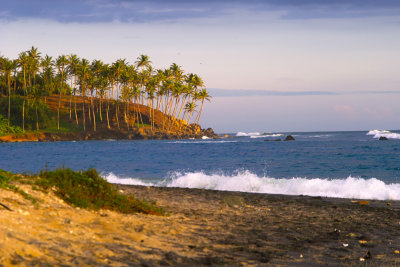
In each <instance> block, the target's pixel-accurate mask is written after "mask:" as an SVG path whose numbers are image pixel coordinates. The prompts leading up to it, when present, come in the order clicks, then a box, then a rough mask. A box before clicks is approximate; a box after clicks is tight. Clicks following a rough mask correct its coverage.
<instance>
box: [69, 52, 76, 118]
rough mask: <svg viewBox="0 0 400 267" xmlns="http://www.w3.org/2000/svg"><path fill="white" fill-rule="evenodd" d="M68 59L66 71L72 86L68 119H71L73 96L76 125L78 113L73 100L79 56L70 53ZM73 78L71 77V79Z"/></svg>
mask: <svg viewBox="0 0 400 267" xmlns="http://www.w3.org/2000/svg"><path fill="white" fill-rule="evenodd" d="M67 60H68V73H69V75H70V77H71V88H72V93H71V96H70V98H69V119H70V120H71V119H72V114H71V113H72V111H71V110H72V104H71V101H72V98H74V107H75V121H76V126H78V124H79V121H78V114H77V112H76V101H75V94H76V76H77V68H78V64H79V58H78V56H77V55H75V54H70V55H69V56H68V57H67ZM72 78H73V79H72ZM72 80H73V82H74V86H72Z"/></svg>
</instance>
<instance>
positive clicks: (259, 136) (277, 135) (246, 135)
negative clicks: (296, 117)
mask: <svg viewBox="0 0 400 267" xmlns="http://www.w3.org/2000/svg"><path fill="white" fill-rule="evenodd" d="M282 135H283V134H268V133H263V134H261V133H259V132H253V133H244V132H238V133H237V134H236V136H238V137H243V136H244V137H250V138H265V137H279V136H282Z"/></svg>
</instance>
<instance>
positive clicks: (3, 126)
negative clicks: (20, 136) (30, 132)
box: [0, 114, 22, 135]
mask: <svg viewBox="0 0 400 267" xmlns="http://www.w3.org/2000/svg"><path fill="white" fill-rule="evenodd" d="M10 133H11V134H13V133H22V129H21V128H20V127H18V126H12V125H10V126H8V120H7V119H6V118H4V117H3V116H2V115H1V114H0V135H4V134H10Z"/></svg>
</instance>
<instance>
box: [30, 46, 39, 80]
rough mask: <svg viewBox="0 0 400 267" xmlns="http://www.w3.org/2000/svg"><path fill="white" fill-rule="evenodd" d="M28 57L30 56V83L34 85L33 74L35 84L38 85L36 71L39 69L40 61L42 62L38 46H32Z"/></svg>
mask: <svg viewBox="0 0 400 267" xmlns="http://www.w3.org/2000/svg"><path fill="white" fill-rule="evenodd" d="M27 52H28V58H29V65H28V67H29V85H30V86H32V80H31V79H32V76H33V86H35V85H36V73H37V71H38V70H39V62H40V54H41V53H40V52H38V49H37V48H36V47H33V46H32V47H31V50H28V51H27Z"/></svg>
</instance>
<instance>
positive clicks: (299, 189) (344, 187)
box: [106, 171, 400, 200]
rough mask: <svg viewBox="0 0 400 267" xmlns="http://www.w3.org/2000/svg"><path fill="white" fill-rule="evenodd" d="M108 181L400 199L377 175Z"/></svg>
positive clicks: (399, 189) (395, 187)
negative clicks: (148, 181)
mask: <svg viewBox="0 0 400 267" xmlns="http://www.w3.org/2000/svg"><path fill="white" fill-rule="evenodd" d="M106 179H107V180H108V181H109V182H112V183H121V184H134V185H154V186H166V187H183V188H202V189H213V190H223V191H241V192H253V193H268V194H285V195H308V196H323V197H336V198H356V199H378V200H389V199H390V200H400V184H385V183H384V182H383V181H381V180H378V179H376V178H370V179H362V178H355V177H351V176H350V177H347V178H346V179H332V180H329V179H319V178H315V179H307V178H285V179H277V178H272V177H260V176H257V175H256V174H253V173H251V172H249V171H243V172H239V173H237V174H235V175H231V176H228V175H221V174H205V173H204V172H189V173H179V172H176V173H174V174H173V175H172V176H171V177H168V178H167V179H165V180H164V181H161V182H157V183H145V182H143V181H141V180H139V179H132V178H127V179H124V178H117V177H116V176H115V175H113V174H110V175H108V176H107V177H106Z"/></svg>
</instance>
